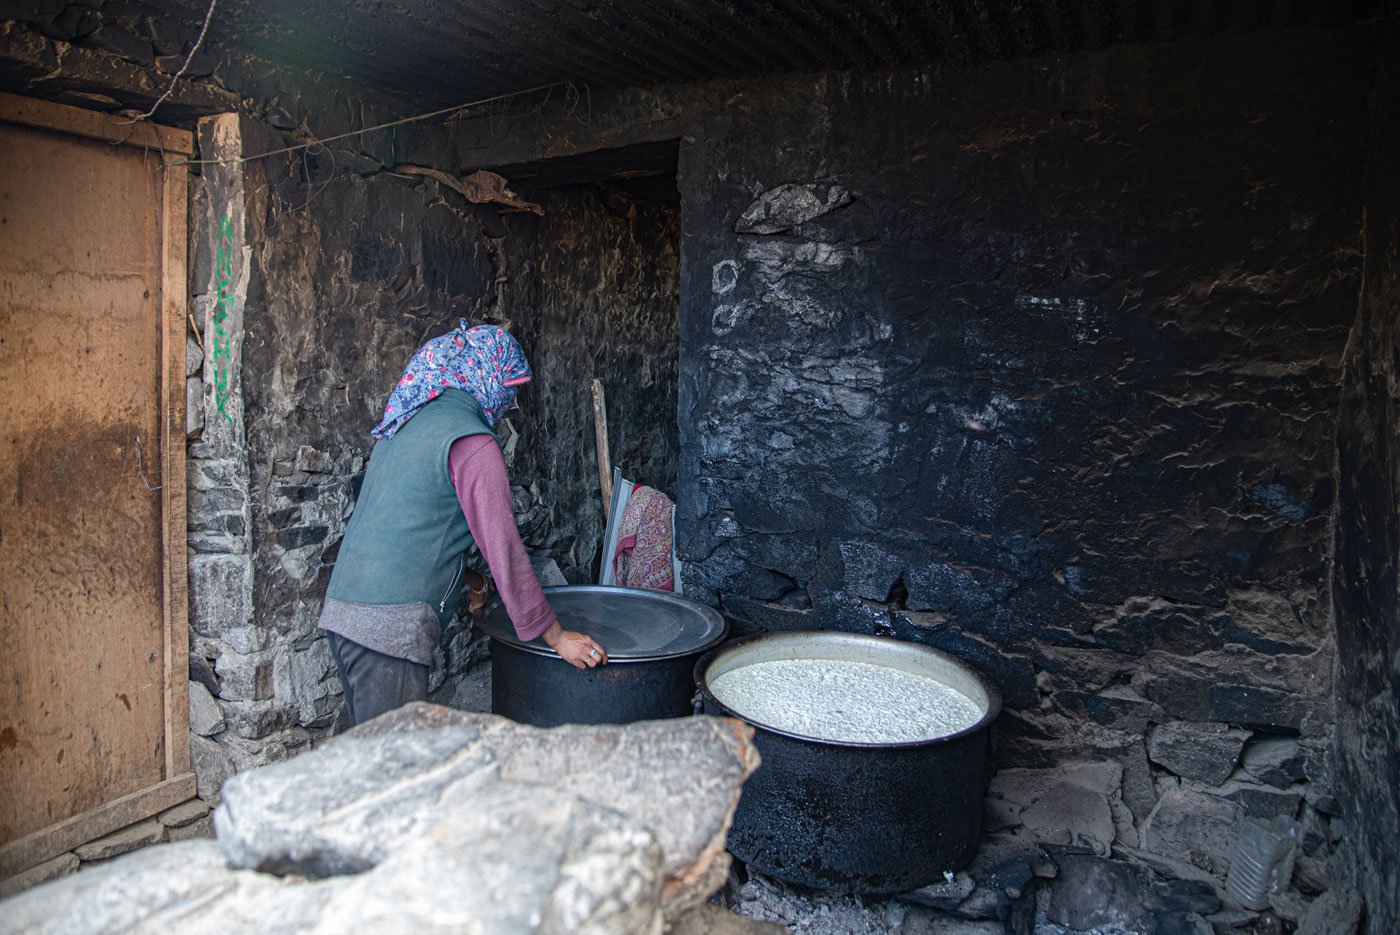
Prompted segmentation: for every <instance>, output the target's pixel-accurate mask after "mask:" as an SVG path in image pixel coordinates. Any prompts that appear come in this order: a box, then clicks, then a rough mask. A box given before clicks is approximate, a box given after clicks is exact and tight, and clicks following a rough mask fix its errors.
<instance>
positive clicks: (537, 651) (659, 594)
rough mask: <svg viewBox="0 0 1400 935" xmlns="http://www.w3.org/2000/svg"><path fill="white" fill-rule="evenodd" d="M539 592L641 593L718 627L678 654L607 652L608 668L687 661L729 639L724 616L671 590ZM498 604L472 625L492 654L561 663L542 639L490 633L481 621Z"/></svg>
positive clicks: (595, 587)
mask: <svg viewBox="0 0 1400 935" xmlns="http://www.w3.org/2000/svg"><path fill="white" fill-rule="evenodd" d="M542 590H543V591H544V596H545V597H546V598H548V597H549V596H550V595H551V594H557V593H559V592H562V591H566V590H567V591H571V592H576V593H577V592H584V591H588V592H608V591H626V592H640V593H643V594H646V595H648V597H649V599H653V600H658V601H664V602H667V603H681V604H685V605H689V609H692V610H694V611H696V612H697V613H699V614H700V615H701V616H704V617H706V618H707V619H708V620H709V622H710V624H711V626H714V625H715V624H716V623H717V624H718V629H717V630H716V631H715V634H714V636H712V637H711V638H710V639H708V640H706V641H705V642H703V643H700V644H698V645H696V646H690V647H687V648H686V649H685V650H683V651H681V652H670V653H637V654H618V655H613V654H611V653H609V654H608V662H607V664H608V665H610V666H614V665H627V664H629V663H635V662H663V661H665V660H668V659H686V658H689V657H691V656H694V655H697V654H699V653H703V652H706V651H707V650H710V649H714V648H716V647H718V646H719V645H720V644H721V643H723V642H724V641H725V639H726V638H727V637H728V636H729V621H728V620H727V619H725V617H724V615H722V614H721V613H719V611H717V610H715V609H714V608H713V607H708V606H706V605H704V604H701V603H700V602H699V601H696V600H692V599H691V598H688V597H686V596H685V595H683V594H675V593H672V592H670V591H645V590H643V589H640V588H624V587H619V586H617V585H603V584H570V585H554V586H551V587H547V588H543V589H542ZM497 605H502V606H503V605H504V602H503V601H502V600H501V597H500V595H499V594H497V595H495V596H493V597H492V598H491V600H490V601H488V602H487V603H486V606H485V607H483V608H482V610H481V614H482V620H483V623H481V624H477V623H475V622H473V626H477V627H479V628H480V629H481V631H482V632H483V633H485V634H486V635H487V636H489V637H490V638H491V644H492V651H493V652H494V651H495V647H496V646H507V647H510V648H511V649H514V650H518V651H519V652H522V653H527V654H529V655H532V656H544V657H545V658H549V659H558V660H559V661H561V662H562V661H563V657H561V656H560V655H559V653H557V652H555V651H554V649H553V648H551V647H550V646H549V645H548V644H546V643H544V642H543V641H541V640H539V639H535V640H531V641H529V642H528V643H527V642H524V641H522V640H520V639H519V638H518V637H515V636H514V634H513V633H511V634H508V635H507V634H501V633H496V632H493V629H492V628H491V627H489V626H486V625H485V623H484V621H485V619H486V614H487V612H488V611H491V610H493V609H495V608H496V607H497ZM604 648H606V647H604Z"/></svg>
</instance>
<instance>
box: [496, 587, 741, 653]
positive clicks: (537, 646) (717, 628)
mask: <svg viewBox="0 0 1400 935" xmlns="http://www.w3.org/2000/svg"><path fill="white" fill-rule="evenodd" d="M544 596H545V598H546V599H548V601H549V606H550V607H552V608H554V613H555V614H556V615H557V616H558V617H559V623H560V624H561V625H562V626H563V627H564V629H566V630H577V631H579V632H580V633H586V634H587V635H588V636H591V637H592V638H593V639H595V640H597V641H598V642H599V643H601V644H602V646H603V648H604V649H606V650H607V651H608V659H609V661H611V662H648V661H652V660H656V659H669V658H672V657H674V656H686V655H689V654H691V653H697V652H700V651H701V650H705V649H709V648H710V647H711V646H714V645H716V644H718V643H719V642H721V641H722V640H723V639H724V637H725V633H726V632H727V631H728V629H729V627H728V624H726V623H725V621H724V618H723V617H721V616H720V615H719V613H718V612H717V611H715V610H713V609H712V608H709V607H706V606H705V605H704V604H701V603H698V602H696V601H692V600H690V599H689V598H686V597H681V596H680V595H678V594H672V593H670V592H668V591H640V590H636V589H634V588H618V587H612V586H609V585H601V584H579V585H567V586H561V587H554V588H545V589H544ZM482 621H483V622H482V629H484V630H485V631H486V634H487V635H488V636H490V637H491V638H492V639H495V640H500V641H501V642H503V643H508V644H510V645H511V646H515V647H518V648H520V649H523V650H525V651H527V652H532V653H537V654H539V655H542V656H556V657H557V656H558V653H556V652H555V651H554V650H552V649H550V648H549V645H548V644H547V643H545V641H544V640H542V639H533V640H530V641H528V642H526V641H525V640H522V639H521V638H520V637H519V636H517V635H516V633H515V627H514V626H512V625H511V622H510V617H509V616H508V615H507V614H506V609H505V605H504V604H502V603H501V599H500V598H499V597H497V598H493V599H492V600H491V602H490V603H489V604H487V605H486V608H485V610H484V612H483V614H482Z"/></svg>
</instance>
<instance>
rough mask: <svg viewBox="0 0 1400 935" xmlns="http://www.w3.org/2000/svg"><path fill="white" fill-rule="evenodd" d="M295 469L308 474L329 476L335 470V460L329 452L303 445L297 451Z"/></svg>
mask: <svg viewBox="0 0 1400 935" xmlns="http://www.w3.org/2000/svg"><path fill="white" fill-rule="evenodd" d="M294 467H295V469H296V470H298V471H305V472H306V473H307V474H329V473H330V472H331V471H333V470H334V469H335V459H334V458H332V457H331V456H330V454H329V453H327V452H324V451H318V450H317V449H315V448H313V447H311V446H310V445H302V446H301V447H300V448H298V449H297V454H296V461H295V462H294Z"/></svg>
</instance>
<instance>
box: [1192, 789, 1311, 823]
mask: <svg viewBox="0 0 1400 935" xmlns="http://www.w3.org/2000/svg"><path fill="white" fill-rule="evenodd" d="M1213 791H1214V794H1215V795H1218V796H1221V797H1222V798H1226V799H1229V800H1230V801H1231V802H1235V803H1238V804H1239V805H1240V806H1241V807H1242V808H1243V809H1244V812H1245V814H1246V815H1250V816H1252V817H1254V818H1264V819H1269V818H1277V817H1279V816H1281V815H1283V816H1287V817H1289V818H1294V817H1296V816H1297V815H1298V807H1299V806H1300V805H1302V804H1303V792H1304V788H1303V787H1302V786H1293V787H1291V788H1288V789H1275V788H1274V787H1273V786H1261V785H1258V784H1256V783H1252V782H1241V781H1239V780H1231V781H1230V782H1228V783H1226V784H1225V785H1223V786H1220V787H1219V788H1218V789H1215V790H1213Z"/></svg>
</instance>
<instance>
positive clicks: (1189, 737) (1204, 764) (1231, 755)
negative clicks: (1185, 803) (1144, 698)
mask: <svg viewBox="0 0 1400 935" xmlns="http://www.w3.org/2000/svg"><path fill="white" fill-rule="evenodd" d="M1249 737H1250V732H1249V731H1245V730H1237V729H1235V728H1232V727H1230V726H1228V725H1226V724H1196V723H1192V722H1189V721H1170V722H1168V723H1166V724H1161V725H1158V726H1157V727H1156V728H1154V729H1153V731H1152V733H1151V734H1149V735H1148V740H1147V755H1148V757H1149V758H1151V760H1152V762H1154V763H1156V764H1158V765H1160V766H1165V767H1166V768H1167V769H1169V770H1171V771H1172V772H1173V773H1176V774H1177V775H1178V776H1181V777H1182V778H1185V779H1195V780H1197V781H1199V782H1203V783H1207V784H1208V785H1212V786H1215V785H1219V784H1220V783H1222V782H1224V781H1225V780H1226V779H1228V778H1229V777H1230V774H1231V773H1232V772H1234V770H1235V764H1236V763H1237V762H1238V761H1239V756H1240V751H1241V750H1242V749H1243V748H1244V744H1245V741H1247V740H1248V739H1249Z"/></svg>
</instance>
